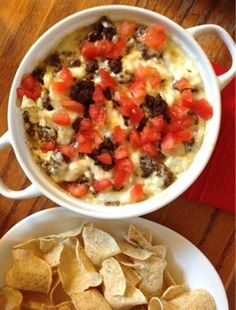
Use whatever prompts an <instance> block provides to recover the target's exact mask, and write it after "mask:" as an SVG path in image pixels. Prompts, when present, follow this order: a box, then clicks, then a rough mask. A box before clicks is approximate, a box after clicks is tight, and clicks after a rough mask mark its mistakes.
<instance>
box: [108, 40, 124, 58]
mask: <svg viewBox="0 0 236 310" xmlns="http://www.w3.org/2000/svg"><path fill="white" fill-rule="evenodd" d="M125 44H126V40H125V38H124V37H119V38H118V40H117V42H116V43H114V46H113V49H112V50H111V51H110V52H109V53H107V54H106V56H105V57H106V58H111V59H117V58H119V57H120V56H121V55H122V52H123V50H124V47H125Z"/></svg>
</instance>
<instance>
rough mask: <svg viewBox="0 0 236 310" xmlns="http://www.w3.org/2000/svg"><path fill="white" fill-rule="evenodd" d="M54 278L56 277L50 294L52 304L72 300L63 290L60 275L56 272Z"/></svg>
mask: <svg viewBox="0 0 236 310" xmlns="http://www.w3.org/2000/svg"><path fill="white" fill-rule="evenodd" d="M53 278H54V279H53V282H52V286H51V290H50V294H49V299H50V302H51V304H53V305H57V304H61V303H63V302H65V301H70V296H69V295H68V294H66V292H65V291H64V290H63V287H62V283H61V280H60V278H59V275H58V274H57V273H56V274H55V275H54V277H53Z"/></svg>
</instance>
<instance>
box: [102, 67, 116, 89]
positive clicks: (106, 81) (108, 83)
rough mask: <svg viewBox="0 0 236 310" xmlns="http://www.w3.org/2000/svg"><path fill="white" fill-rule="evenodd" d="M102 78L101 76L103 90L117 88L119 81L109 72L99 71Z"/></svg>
mask: <svg viewBox="0 0 236 310" xmlns="http://www.w3.org/2000/svg"><path fill="white" fill-rule="evenodd" d="M99 73H100V76H101V86H102V87H103V88H107V87H109V88H115V87H116V86H117V81H116V79H115V78H113V77H112V76H111V75H110V74H109V72H107V71H106V70H105V69H103V68H101V69H100V70H99Z"/></svg>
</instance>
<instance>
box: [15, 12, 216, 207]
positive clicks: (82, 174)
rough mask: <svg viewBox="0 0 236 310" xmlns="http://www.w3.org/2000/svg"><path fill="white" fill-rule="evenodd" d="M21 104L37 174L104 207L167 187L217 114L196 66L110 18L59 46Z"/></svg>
mask: <svg viewBox="0 0 236 310" xmlns="http://www.w3.org/2000/svg"><path fill="white" fill-rule="evenodd" d="M17 96H18V101H19V105H20V109H21V110H22V116H23V120H24V127H25V131H26V136H27V142H28V145H29V147H30V150H31V152H32V156H33V157H34V159H35V161H36V162H37V164H38V165H39V166H40V167H41V169H42V170H43V171H44V172H45V173H46V174H47V175H48V176H49V178H50V179H51V180H52V181H53V182H55V183H56V184H58V185H59V186H60V187H61V188H62V190H65V191H67V192H68V194H70V195H73V196H74V197H77V198H80V199H83V200H85V201H87V202H92V203H99V204H105V205H107V206H118V205H120V204H126V203H133V202H139V201H142V200H145V199H147V198H149V197H151V196H153V195H154V194H156V193H158V192H160V191H162V190H164V189H165V188H166V187H168V186H170V185H171V184H172V183H173V182H174V181H175V180H176V179H177V178H178V177H179V176H180V175H181V173H183V172H184V171H185V170H186V169H188V167H189V165H190V164H191V162H192V160H193V158H194V156H195V154H196V152H197V151H198V149H199V147H200V146H201V143H202V139H203V136H204V130H205V123H206V121H207V120H208V119H209V118H211V116H212V113H213V112H212V107H211V106H210V104H209V103H208V102H207V100H206V99H205V93H204V85H203V82H202V79H201V76H200V73H199V71H198V69H197V67H196V65H195V64H194V61H193V60H192V59H191V58H190V57H189V56H188V55H186V53H185V52H184V51H183V50H182V49H181V47H180V46H179V45H178V44H177V43H176V42H175V41H174V40H173V39H172V38H171V33H168V32H167V30H166V29H165V28H164V27H163V26H162V25H160V24H156V25H152V26H149V27H147V26H143V25H138V24H136V23H134V22H133V21H120V22H112V21H111V20H109V19H108V18H107V17H102V18H100V19H99V20H98V21H97V22H96V23H95V24H93V25H91V26H89V27H86V28H83V29H78V30H76V31H74V32H73V33H71V34H70V35H68V36H67V37H65V38H64V39H63V40H62V41H61V42H60V44H59V45H58V46H57V47H56V48H55V49H54V50H53V51H52V52H51V54H50V55H48V57H47V58H46V59H44V60H43V61H42V62H41V63H39V64H38V66H37V67H36V68H35V69H34V70H33V72H31V73H30V74H28V75H25V76H24V77H23V79H22V81H21V85H20V86H19V87H18V89H17Z"/></svg>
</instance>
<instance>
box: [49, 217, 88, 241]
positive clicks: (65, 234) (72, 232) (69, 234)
mask: <svg viewBox="0 0 236 310" xmlns="http://www.w3.org/2000/svg"><path fill="white" fill-rule="evenodd" d="M85 226H93V223H91V222H87V221H84V222H83V223H82V224H79V225H78V227H76V228H74V229H71V230H68V231H65V232H63V233H61V234H57V235H47V236H44V237H43V238H44V239H51V238H57V239H67V238H72V237H77V236H79V235H80V234H81V232H82V230H83V228H84V227H85Z"/></svg>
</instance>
